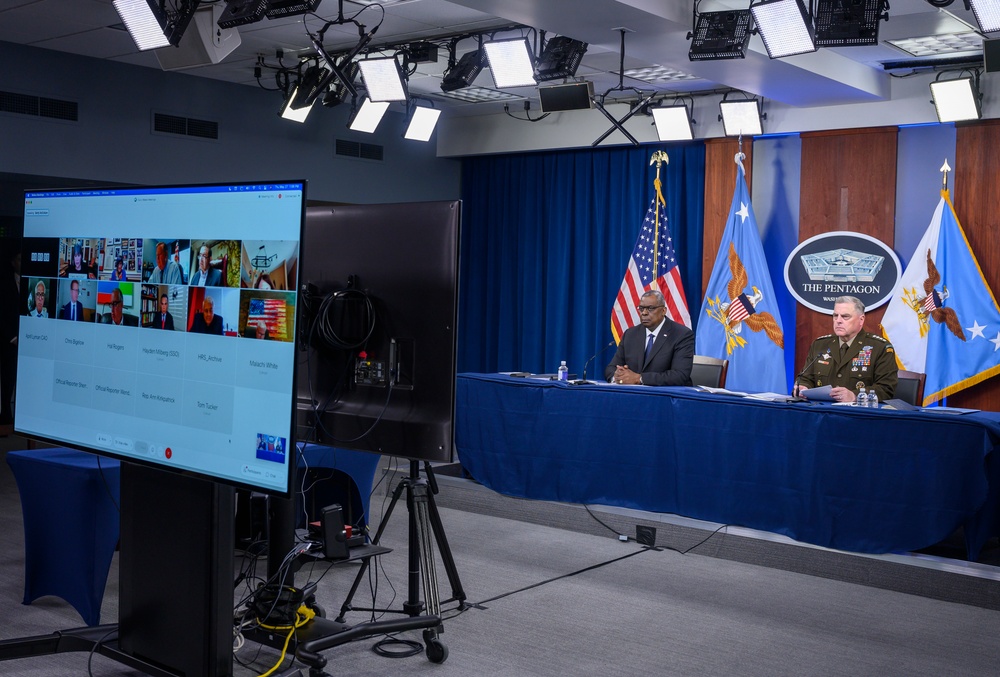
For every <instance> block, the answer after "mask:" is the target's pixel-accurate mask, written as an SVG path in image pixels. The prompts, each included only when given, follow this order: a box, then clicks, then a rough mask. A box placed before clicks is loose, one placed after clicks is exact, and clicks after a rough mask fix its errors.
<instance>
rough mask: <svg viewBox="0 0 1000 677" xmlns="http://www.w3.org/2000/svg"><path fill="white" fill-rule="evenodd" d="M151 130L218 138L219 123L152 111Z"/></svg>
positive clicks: (203, 137) (201, 137)
mask: <svg viewBox="0 0 1000 677" xmlns="http://www.w3.org/2000/svg"><path fill="white" fill-rule="evenodd" d="M153 131H156V132H161V133H163V134H180V135H181V136H196V137H198V138H200V139H218V138H219V123H218V122H213V121H212V120H196V119H194V118H185V117H181V116H180V115H167V114H166V113H153Z"/></svg>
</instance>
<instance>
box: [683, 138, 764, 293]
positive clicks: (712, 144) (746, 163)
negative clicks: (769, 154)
mask: <svg viewBox="0 0 1000 677" xmlns="http://www.w3.org/2000/svg"><path fill="white" fill-rule="evenodd" d="M752 145H753V144H751V143H748V142H744V144H743V153H744V154H745V155H746V159H745V160H743V168H744V169H745V170H746V176H747V188H748V189H749V188H750V186H751V185H752V184H751V182H750V179H751V177H752V175H753V171H752V166H753V149H752ZM738 150H739V145H738V140H737V139H736V138H733V137H725V138H721V139H707V140H706V141H705V233H704V249H703V250H702V266H701V297H699V298H698V302H697V304H693V306H694V307H693V308H692V312H697V309H698V308H700V307H701V302H702V301H703V300H704V297H705V290H706V289H707V288H708V280H709V278H710V277H711V276H712V266H714V265H715V257H716V256H718V254H719V243H720V242H721V241H722V231H724V230H725V229H726V220H727V219H728V218H729V207H730V205H732V203H733V191H734V190H736V163H735V161H734V158H735V157H736V153H737V151H738ZM751 194H752V193H751Z"/></svg>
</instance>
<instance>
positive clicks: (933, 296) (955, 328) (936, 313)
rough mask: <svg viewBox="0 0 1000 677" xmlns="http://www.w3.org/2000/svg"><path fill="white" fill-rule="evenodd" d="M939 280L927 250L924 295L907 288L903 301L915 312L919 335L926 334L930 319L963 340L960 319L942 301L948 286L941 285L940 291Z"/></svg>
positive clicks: (929, 251)
mask: <svg viewBox="0 0 1000 677" xmlns="http://www.w3.org/2000/svg"><path fill="white" fill-rule="evenodd" d="M940 282H941V273H940V272H938V269H937V266H936V265H935V264H934V259H932V258H931V250H930V249H928V250H927V279H925V280H924V295H923V296H920V295H919V292H917V290H916V289H915V288H910V289H907V290H906V292H905V293H904V294H903V301H904V302H905V303H906V305H908V306H909V307H910V308H911V309H912V310H913V312H915V313H916V314H917V320H918V321H919V322H920V337H921V338H923V337H924V336H927V332H928V329H929V327H930V320H934V321H935V322H937V323H938V324H942V323H943V324H944V325H945V326H946V327H947V328H948V331H950V332H951V333H952V334H954V335H955V336H957V337H958V338H959V339H960V340H962V341H965V332H964V331H962V321H961V320H960V319H959V318H958V313H956V312H955V311H954V310H953V309H952V308H946V307H945V306H944V302H945V300H946V299H948V297H950V296H951V292H949V291H948V287H947V286H945V285H941V291H938V290H937V289H936V286H937V285H938V283H940Z"/></svg>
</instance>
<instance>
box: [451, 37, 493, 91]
mask: <svg viewBox="0 0 1000 677" xmlns="http://www.w3.org/2000/svg"><path fill="white" fill-rule="evenodd" d="M452 49H454V45H452ZM485 65H486V54H485V53H484V52H483V50H482V49H474V50H472V51H471V52H466V53H465V54H463V55H462V58H461V59H459V60H458V63H456V64H454V65H452V66H449V67H448V70H447V71H445V74H444V78H443V79H442V80H441V91H442V92H453V91H455V90H456V89H462V88H463V87H468V86H470V85H471V84H472V82H473V81H474V80H475V79H476V77H477V76H478V75H479V74H480V73H481V72H482V70H483V66H485Z"/></svg>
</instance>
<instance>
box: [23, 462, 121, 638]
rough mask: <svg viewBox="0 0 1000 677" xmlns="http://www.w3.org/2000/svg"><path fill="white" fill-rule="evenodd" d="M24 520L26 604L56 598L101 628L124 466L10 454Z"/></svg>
mask: <svg viewBox="0 0 1000 677" xmlns="http://www.w3.org/2000/svg"><path fill="white" fill-rule="evenodd" d="M7 463H8V465H10V468H11V470H12V471H13V473H14V479H15V480H16V481H17V488H18V491H19V492H20V494H21V510H22V513H23V516H24V603H25V604H31V602H33V601H35V600H36V599H38V598H39V597H42V596H44V595H55V596H56V597H61V598H63V599H64V600H66V601H67V602H69V603H70V604H71V605H73V607H74V608H75V609H76V610H77V611H79V612H80V616H82V617H83V620H84V622H86V623H87V625H98V624H99V623H100V620H101V602H102V600H103V598H104V588H105V585H106V584H107V581H108V571H109V570H110V568H111V559H112V557H113V556H114V554H115V546H116V545H117V543H118V534H119V521H118V519H119V518H118V506H119V505H120V503H121V498H120V495H121V492H120V478H121V463H119V462H118V461H115V460H112V459H108V458H104V459H102V458H100V457H98V456H95V455H94V454H88V453H85V452H82V451H76V450H75V449H66V448H63V447H57V448H52V449H30V450H26V451H10V452H7Z"/></svg>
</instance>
